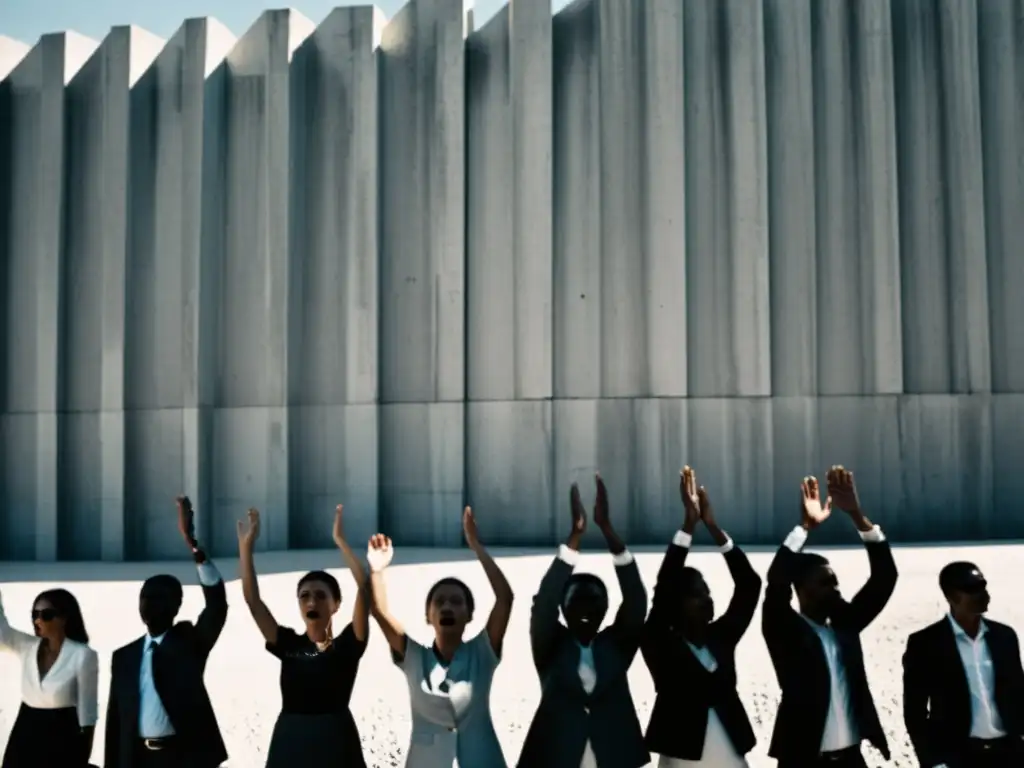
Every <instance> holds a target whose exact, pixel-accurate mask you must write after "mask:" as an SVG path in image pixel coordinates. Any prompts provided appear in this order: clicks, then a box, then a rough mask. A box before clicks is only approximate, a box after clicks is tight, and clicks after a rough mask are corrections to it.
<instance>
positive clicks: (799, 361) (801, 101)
mask: <svg viewBox="0 0 1024 768" xmlns="http://www.w3.org/2000/svg"><path fill="white" fill-rule="evenodd" d="M812 2H813V0H796V2H794V1H793V0H765V4H764V38H765V85H766V101H765V104H766V114H765V117H766V120H767V132H768V164H769V167H770V168H771V173H769V174H768V213H769V227H768V234H769V244H770V251H771V259H770V268H771V345H772V346H771V349H772V351H771V370H772V395H774V396H780V395H781V396H794V395H804V396H806V395H814V394H816V393H817V390H818V362H817V359H818V354H817V352H818V347H817V319H818V312H817V310H818V290H817V279H816V273H817V255H818V251H817V230H816V228H815V215H814V212H815V208H816V205H817V194H816V193H817V190H816V189H815V168H814V152H811V151H808V147H813V146H814V129H815V124H814V79H813V77H812V73H813V67H812V63H811V62H812V56H813V54H812V50H813V42H812V31H811V5H812Z"/></svg>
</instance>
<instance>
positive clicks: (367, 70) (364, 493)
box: [289, 6, 386, 547]
mask: <svg viewBox="0 0 1024 768" xmlns="http://www.w3.org/2000/svg"><path fill="white" fill-rule="evenodd" d="M385 23H386V19H385V18H384V16H383V14H381V12H380V11H378V10H377V9H376V8H373V7H372V6H364V7H358V8H337V9H335V10H334V11H332V12H331V14H330V15H329V16H328V17H327V18H326V19H325V20H324V21H323V23H322V24H320V26H319V27H317V28H316V31H315V32H313V34H311V35H310V36H309V37H308V38H306V41H305V42H304V43H303V44H302V46H300V47H299V49H298V50H297V51H296V52H295V57H294V59H293V61H292V67H291V88H292V160H291V167H292V173H293V174H294V175H293V177H292V200H291V223H290V227H291V237H292V244H291V251H292V269H293V270H294V271H295V274H296V275H298V276H299V277H298V280H297V283H296V286H295V293H294V294H293V301H294V302H295V305H294V306H295V308H296V314H295V315H294V316H293V317H294V322H293V324H292V326H291V327H292V328H293V329H294V331H295V335H294V337H293V341H292V344H293V346H292V358H291V360H292V363H291V364H290V365H289V371H290V374H291V377H292V382H291V390H292V393H293V396H292V399H291V401H292V402H293V403H300V404H301V406H300V407H293V409H292V416H291V419H292V421H291V428H292V446H293V448H294V454H293V456H292V473H293V474H292V478H291V504H290V509H291V533H290V536H289V542H290V544H291V546H298V547H310V546H320V547H326V546H331V527H330V523H331V520H332V519H333V517H332V516H333V511H334V507H335V505H336V504H338V503H344V504H345V509H346V514H345V529H346V533H347V535H348V536H349V537H350V538H351V540H352V541H353V542H354V543H355V542H359V541H366V539H368V538H369V536H370V535H372V534H373V533H375V532H376V531H377V406H376V398H377V390H378V384H377V356H378V345H377V323H378V320H377V318H378V312H377V273H378V253H377V251H378V248H377V218H378V211H377V193H378V186H377V170H378V167H379V158H378V152H377V135H378V131H377V113H378V105H377V92H378V91H377V60H376V54H375V50H374V49H375V47H376V41H377V40H379V39H380V34H381V32H382V30H383V26H384V24H385Z"/></svg>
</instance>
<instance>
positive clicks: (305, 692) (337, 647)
mask: <svg viewBox="0 0 1024 768" xmlns="http://www.w3.org/2000/svg"><path fill="white" fill-rule="evenodd" d="M267 650H268V651H270V652H271V653H272V654H274V655H275V656H277V658H279V659H280V660H281V709H282V711H283V712H288V713H290V714H297V715H323V714H328V713H330V712H347V711H348V702H349V699H350V698H351V697H352V687H353V685H355V682H356V673H357V672H358V671H359V660H360V659H361V658H362V657H363V652H364V651H366V642H365V641H360V640H358V639H357V638H356V634H355V632H354V631H353V630H352V625H351V624H349V625H348V626H347V627H345V630H344V631H343V632H342V633H341V634H340V635H339V636H338V637H336V638H334V642H333V643H332V644H331V646H330V647H329V648H328V649H327V650H325V651H318V650H317V647H316V643H314V642H313V641H312V640H310V639H309V637H308V636H306V635H305V634H302V635H298V634H296V633H295V632H293V631H292V630H290V629H288V627H278V628H277V642H275V643H267Z"/></svg>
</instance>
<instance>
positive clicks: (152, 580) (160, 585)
mask: <svg viewBox="0 0 1024 768" xmlns="http://www.w3.org/2000/svg"><path fill="white" fill-rule="evenodd" d="M147 587H148V588H149V589H151V590H159V591H161V592H167V593H169V594H170V595H171V596H172V597H173V598H174V599H175V600H177V602H178V605H181V600H182V597H183V596H184V593H183V592H182V589H181V582H180V581H178V579H177V577H175V576H171V575H170V574H169V573H159V574H157V575H156V576H150V577H149V578H148V579H146V580H145V581H144V582H142V592H145V591H146V589H147Z"/></svg>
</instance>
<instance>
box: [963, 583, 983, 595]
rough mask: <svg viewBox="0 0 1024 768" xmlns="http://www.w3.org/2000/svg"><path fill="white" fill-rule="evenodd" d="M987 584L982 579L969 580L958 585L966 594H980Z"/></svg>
mask: <svg viewBox="0 0 1024 768" xmlns="http://www.w3.org/2000/svg"><path fill="white" fill-rule="evenodd" d="M987 586H988V584H986V583H985V582H984V581H971V582H968V583H967V584H964V585H962V586H961V587H960V591H961V592H963V593H964V594H967V595H980V594H981V593H982V592H984V591H985V588H986V587H987Z"/></svg>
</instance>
